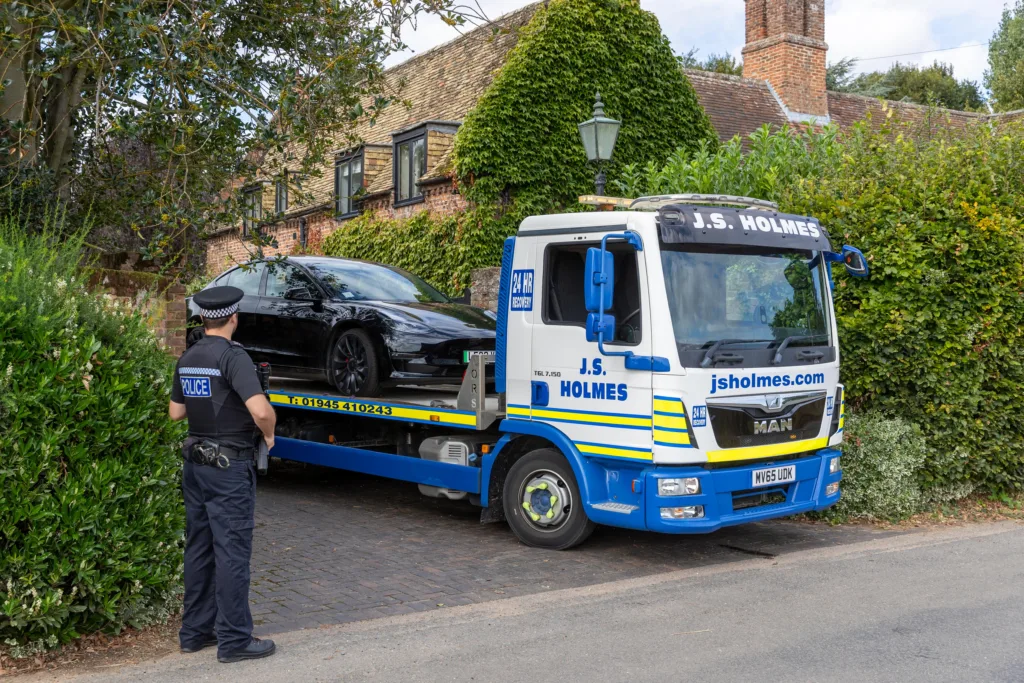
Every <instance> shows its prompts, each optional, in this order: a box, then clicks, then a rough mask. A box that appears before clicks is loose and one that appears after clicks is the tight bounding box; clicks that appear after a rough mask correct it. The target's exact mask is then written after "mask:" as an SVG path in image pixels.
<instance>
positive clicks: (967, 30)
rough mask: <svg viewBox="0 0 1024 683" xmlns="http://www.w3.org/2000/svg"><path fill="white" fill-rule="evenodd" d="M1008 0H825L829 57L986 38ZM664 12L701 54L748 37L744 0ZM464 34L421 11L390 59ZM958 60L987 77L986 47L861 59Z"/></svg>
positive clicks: (883, 63) (488, 1)
mask: <svg viewBox="0 0 1024 683" xmlns="http://www.w3.org/2000/svg"><path fill="white" fill-rule="evenodd" d="M1005 1H1006V0H972V2H970V3H964V2H963V0H825V7H826V17H825V31H826V36H825V37H826V40H827V41H828V43H829V48H830V49H829V59H830V60H831V61H838V60H839V59H841V58H843V57H858V58H861V59H863V60H866V59H867V58H871V57H882V56H887V55H901V54H905V53H908V52H921V51H928V50H938V49H940V48H948V47H955V46H962V45H970V44H974V43H985V42H987V41H988V40H989V38H991V36H992V33H993V32H994V31H995V29H996V26H997V25H998V23H999V17H1000V15H1001V13H1002V10H1003V5H1004V2H1005ZM527 4H529V0H481V1H480V5H481V7H482V8H483V10H484V12H485V13H486V14H487V16H488V17H490V18H492V19H494V18H496V17H498V16H500V15H502V14H506V13H508V12H511V11H513V10H516V9H518V8H520V7H523V6H525V5H527ZM641 5H642V6H643V7H644V9H646V10H648V11H649V12H653V13H654V14H655V15H657V17H658V20H659V21H660V22H661V27H662V30H663V31H664V33H665V35H666V36H668V38H669V40H670V41H671V42H672V47H673V49H674V50H675V51H676V52H677V53H684V52H687V51H689V50H690V49H691V48H697V50H698V56H701V57H706V56H707V55H709V54H711V53H714V52H718V53H721V52H728V53H731V54H733V55H736V56H737V57H739V56H740V50H741V49H742V48H743V43H744V25H743V24H744V2H743V0H641ZM457 36H458V32H457V31H456V30H455V29H453V28H451V27H450V26H446V25H445V24H444V23H442V22H441V21H440V20H438V19H436V18H434V17H421V19H420V21H419V25H418V27H417V30H415V31H408V30H407V31H406V32H405V33H404V35H403V37H404V39H405V41H406V43H408V45H409V46H410V48H411V49H410V50H406V51H404V52H402V53H398V54H395V55H392V56H391V57H390V58H389V59H388V60H387V63H388V64H389V65H392V64H397V63H398V62H401V61H403V60H405V59H408V58H409V57H410V56H412V55H413V54H416V53H418V52H422V51H424V50H427V49H430V48H431V47H434V46H435V45H439V44H441V43H444V42H446V41H449V40H452V39H454V38H456V37H457ZM936 59H938V60H939V61H944V62H947V63H951V64H953V67H954V70H955V73H956V75H957V77H958V78H970V79H973V80H976V81H979V82H980V81H981V78H982V74H983V72H984V70H985V67H986V65H987V63H988V51H987V50H986V49H985V48H984V47H980V48H979V47H973V48H965V49H961V50H952V51H948V52H925V53H924V54H919V55H913V56H908V57H899V58H892V59H872V60H870V61H862V62H861V63H860V64H859V65H858V69H859V70H861V71H875V70H884V69H887V68H888V67H889V66H890V65H891V64H892V63H894V62H896V61H901V62H903V63H905V64H931V63H932V62H933V61H934V60H936Z"/></svg>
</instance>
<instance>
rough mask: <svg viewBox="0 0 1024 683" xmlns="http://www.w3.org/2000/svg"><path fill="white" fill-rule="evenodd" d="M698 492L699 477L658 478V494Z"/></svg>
mask: <svg viewBox="0 0 1024 683" xmlns="http://www.w3.org/2000/svg"><path fill="white" fill-rule="evenodd" d="M697 493H700V479H698V478H697V477H682V478H677V479H659V480H658V495H659V496H692V495H695V494H697Z"/></svg>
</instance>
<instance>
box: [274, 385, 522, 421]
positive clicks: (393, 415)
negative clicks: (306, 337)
mask: <svg viewBox="0 0 1024 683" xmlns="http://www.w3.org/2000/svg"><path fill="white" fill-rule="evenodd" d="M459 389H460V387H459V386H458V385H453V384H449V385H436V386H427V387H414V386H408V387H407V386H400V387H396V388H394V389H389V390H386V391H385V392H384V393H383V395H381V396H379V397H377V398H373V399H369V398H357V397H353V396H345V395H344V394H341V393H340V392H338V391H336V390H334V389H333V388H332V387H330V386H328V385H327V384H324V383H322V382H315V381H305V380H290V379H281V378H273V377H272V378H271V380H270V393H269V398H270V402H271V403H272V404H274V405H275V406H281V407H287V408H300V409H306V410H315V411H321V412H328V413H336V414H340V415H360V416H364V417H375V418H380V419H385V420H397V421H401V422H414V423H422V424H441V425H447V426H452V427H460V428H462V429H486V428H487V427H488V426H490V424H492V423H493V422H494V421H495V420H498V419H501V418H503V417H504V416H505V413H504V410H503V406H501V401H500V400H499V397H498V396H497V395H492V396H484V397H483V405H482V406H481V408H482V410H479V411H476V410H460V409H459V408H458V405H459V403H458V402H459ZM481 416H485V417H484V419H481Z"/></svg>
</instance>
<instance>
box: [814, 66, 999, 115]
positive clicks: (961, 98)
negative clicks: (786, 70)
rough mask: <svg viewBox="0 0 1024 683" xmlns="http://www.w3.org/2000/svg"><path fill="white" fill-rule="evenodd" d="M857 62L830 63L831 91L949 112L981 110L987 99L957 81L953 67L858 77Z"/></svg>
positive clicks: (969, 84)
mask: <svg viewBox="0 0 1024 683" xmlns="http://www.w3.org/2000/svg"><path fill="white" fill-rule="evenodd" d="M856 66H857V60H856V59H850V58H846V59H842V60H840V61H839V62H835V63H833V64H830V65H829V67H828V71H827V72H826V82H827V84H828V89H829V90H833V91H836V92H849V93H854V94H857V95H866V96H868V97H884V98H886V99H889V100H897V101H903V102H914V103H916V104H924V105H934V106H938V107H946V108H948V109H960V110H964V111H977V110H979V109H982V108H983V107H984V106H985V99H984V98H983V97H982V94H981V90H980V88H979V87H978V84H977V83H976V82H975V81H971V80H968V79H964V80H957V79H956V77H955V76H954V75H953V66H952V65H951V64H943V63H942V62H935V63H934V64H932V65H931V66H926V67H919V66H917V65H914V64H906V65H904V64H900V63H899V62H897V63H896V64H893V65H892V67H890V69H889V70H888V71H872V72H868V73H861V74H855V73H854V72H855V70H856Z"/></svg>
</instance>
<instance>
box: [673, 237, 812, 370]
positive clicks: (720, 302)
mask: <svg viewBox="0 0 1024 683" xmlns="http://www.w3.org/2000/svg"><path fill="white" fill-rule="evenodd" d="M666 246H667V247H668V248H666ZM661 260H662V268H663V271H664V274H665V287H666V289H667V294H668V304H669V310H670V312H671V316H672V325H673V328H674V331H675V337H676V342H677V344H678V346H679V351H680V358H681V359H683V364H684V365H686V366H690V367H693V366H695V365H697V363H695V362H688V361H687V360H686V358H689V359H690V361H693V360H695V359H698V358H700V354H699V353H697V354H694V353H686V352H700V351H701V350H702V349H708V348H710V347H712V346H714V345H715V343H716V342H721V341H723V340H728V341H726V342H724V344H728V345H729V346H730V350H732V349H735V350H738V351H739V353H743V351H742V349H743V348H747V349H764V350H767V349H772V348H778V347H779V346H780V345H782V343H783V342H784V341H785V342H787V343H786V344H785V347H786V348H793V347H808V346H817V347H826V348H827V347H830V346H831V344H830V339H831V335H830V327H831V326H830V324H829V317H828V316H829V314H830V308H829V304H828V301H826V296H827V291H828V290H827V287H826V284H825V283H826V278H827V277H828V275H827V273H826V272H825V266H824V264H823V262H822V259H821V258H820V257H819V256H818V253H817V252H805V251H799V252H794V251H778V250H771V249H757V248H755V249H747V250H738V251H737V250H728V251H727V252H726V253H722V252H712V251H706V250H693V249H692V248H689V249H678V248H677V249H673V248H672V247H671V246H668V245H663V250H662V255H661ZM723 350H724V348H723ZM755 355H757V356H758V357H762V356H763V357H767V355H766V354H764V353H763V352H762V353H761V354H755ZM830 355H831V354H830ZM758 364H760V363H758Z"/></svg>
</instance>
